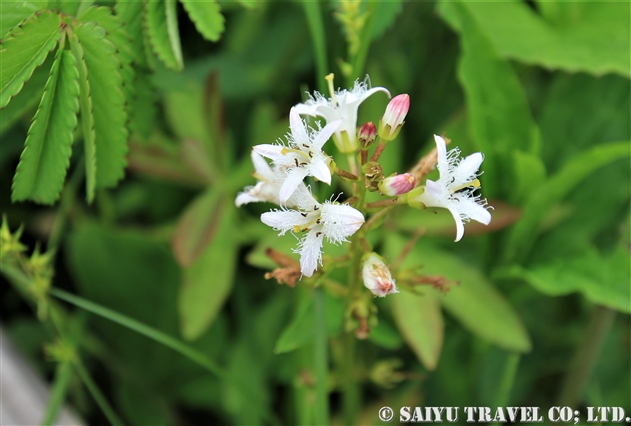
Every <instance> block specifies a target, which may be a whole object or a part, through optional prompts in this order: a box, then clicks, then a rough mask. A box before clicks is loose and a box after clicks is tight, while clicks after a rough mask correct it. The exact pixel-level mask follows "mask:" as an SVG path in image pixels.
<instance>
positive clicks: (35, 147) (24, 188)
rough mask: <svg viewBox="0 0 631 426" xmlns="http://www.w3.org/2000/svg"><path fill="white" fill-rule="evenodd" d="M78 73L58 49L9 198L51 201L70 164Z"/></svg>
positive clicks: (68, 55) (68, 56) (67, 55)
mask: <svg viewBox="0 0 631 426" xmlns="http://www.w3.org/2000/svg"><path fill="white" fill-rule="evenodd" d="M78 78H79V74H78V72H77V67H76V62H75V59H74V56H73V55H72V53H71V52H70V51H67V50H58V51H57V55H56V56H55V61H54V62H53V65H52V67H51V72H50V77H49V78H48V81H47V82H46V87H45V88H44V94H43V95H42V101H41V102H40V104H39V109H38V110H37V113H35V118H34V119H33V124H32V125H31V127H30V129H29V131H28V136H27V137H26V142H25V146H24V151H22V155H21V156H20V163H19V164H18V168H17V171H16V173H15V178H14V180H13V194H12V199H13V201H21V200H25V199H31V200H33V201H36V202H39V203H43V204H52V203H54V202H55V200H57V198H59V193H60V192H61V189H62V187H63V183H64V179H65V177H66V170H67V169H68V165H69V164H70V154H71V152H72V148H71V147H72V138H73V133H74V130H75V128H76V126H77V113H78V112H79V83H78Z"/></svg>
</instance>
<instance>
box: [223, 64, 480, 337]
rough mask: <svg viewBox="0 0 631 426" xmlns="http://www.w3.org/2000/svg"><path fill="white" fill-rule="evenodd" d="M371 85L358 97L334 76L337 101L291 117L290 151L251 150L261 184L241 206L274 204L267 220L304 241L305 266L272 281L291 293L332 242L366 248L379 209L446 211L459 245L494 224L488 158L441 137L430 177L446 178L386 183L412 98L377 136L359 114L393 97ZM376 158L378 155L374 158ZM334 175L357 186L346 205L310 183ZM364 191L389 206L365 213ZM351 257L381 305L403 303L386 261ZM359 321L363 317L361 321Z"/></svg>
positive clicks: (317, 102)
mask: <svg viewBox="0 0 631 426" xmlns="http://www.w3.org/2000/svg"><path fill="white" fill-rule="evenodd" d="M366 81H367V80H366ZM366 81H364V82H359V81H357V82H355V85H354V87H353V88H352V89H351V90H340V89H338V90H335V89H334V86H333V75H332V74H330V75H329V76H327V82H328V86H329V90H330V97H326V96H324V95H322V94H320V93H318V92H314V93H313V94H309V99H307V101H305V102H304V103H299V104H297V105H295V106H294V107H293V108H292V109H291V111H290V112H289V130H290V131H289V133H287V135H286V140H285V141H279V142H277V143H275V144H263V145H256V146H254V148H253V151H252V162H253V164H254V169H255V173H254V176H255V177H256V178H257V179H258V182H257V183H256V184H255V185H254V186H250V187H246V188H245V189H244V191H243V192H241V193H240V194H239V195H238V196H237V199H236V204H237V205H238V206H240V205H243V204H246V203H250V202H270V203H273V204H276V205H277V206H278V208H275V209H272V210H271V211H269V212H267V213H263V214H262V215H261V221H262V222H263V223H264V224H266V225H268V226H270V227H272V228H274V229H275V230H277V231H278V232H279V234H280V235H282V234H285V233H286V232H291V233H293V234H301V235H302V237H301V238H299V243H298V247H297V248H296V249H295V250H294V252H295V253H297V254H298V255H299V256H300V263H299V266H298V264H297V263H292V262H287V261H284V262H282V263H283V264H281V263H279V266H281V268H280V269H277V270H275V271H274V272H272V273H269V274H267V276H268V277H270V278H271V277H274V278H276V279H277V280H278V281H279V282H283V283H286V284H289V285H292V286H293V285H295V283H296V281H297V280H298V275H300V278H302V277H303V276H304V277H311V276H313V275H314V274H315V273H316V272H317V271H318V269H319V267H320V266H322V265H323V256H322V250H323V247H324V244H323V243H324V240H325V239H326V240H328V241H329V242H331V243H333V244H341V243H344V242H348V238H350V237H353V238H356V240H357V241H365V239H364V233H365V232H367V231H366V230H365V227H364V224H365V222H366V215H367V214H368V213H369V212H373V211H375V210H374V208H378V207H384V208H387V207H386V206H392V205H395V204H407V205H409V206H411V207H415V208H420V209H425V208H428V207H440V208H446V209H448V210H449V211H450V212H451V213H452V215H453V217H454V219H455V222H456V241H458V240H460V239H461V238H462V236H463V233H464V225H463V224H464V222H466V221H468V220H470V219H473V220H476V221H478V222H481V223H484V224H488V223H489V222H490V220H491V215H490V214H489V212H488V210H487V206H486V200H481V199H480V196H479V195H476V194H475V191H476V190H477V189H478V188H479V187H480V181H479V180H478V179H477V176H478V169H479V167H480V164H481V163H482V160H483V158H484V157H483V155H482V154H481V153H475V154H472V155H470V156H469V157H467V158H465V159H462V160H461V159H460V151H459V150H458V149H457V148H456V149H453V150H451V151H449V152H448V151H447V149H446V145H447V143H446V142H445V140H444V139H443V138H442V137H440V136H435V137H434V139H435V143H436V149H435V150H434V151H433V152H432V153H431V154H430V155H429V156H428V157H426V159H427V158H430V159H432V160H431V161H429V162H431V164H430V166H429V167H430V168H433V167H437V168H438V171H439V174H440V177H439V178H438V180H436V181H432V180H429V179H426V181H425V182H424V185H420V186H419V184H420V182H419V180H422V179H423V178H424V177H425V176H424V175H423V176H419V175H418V174H416V173H414V172H412V173H400V174H397V173H392V174H391V175H389V176H387V177H386V176H385V175H384V170H383V166H382V165H381V164H380V163H379V158H380V156H381V154H382V152H383V151H384V149H385V148H386V146H387V145H388V144H389V143H391V142H392V141H393V140H394V139H396V138H397V136H398V135H399V134H400V132H401V128H402V127H403V125H404V123H405V118H406V116H407V114H408V111H409V108H410V97H409V96H408V95H407V94H401V95H398V96H395V97H394V98H392V99H391V100H390V102H389V103H388V105H387V107H386V109H385V111H384V114H383V116H382V117H381V119H380V120H379V126H378V127H377V126H375V124H374V122H372V121H369V122H367V123H365V124H363V125H360V126H358V123H357V117H358V108H359V106H360V105H361V104H362V102H363V101H364V100H366V99H367V98H368V97H370V96H372V95H373V94H377V93H384V94H386V95H387V96H388V97H390V92H389V91H388V90H387V89H386V88H383V87H375V88H370V87H369V86H368V84H367V83H366ZM301 116H310V117H314V118H321V119H324V121H325V124H324V127H322V126H321V125H320V124H319V123H318V124H317V125H316V127H312V126H310V125H309V124H308V123H307V121H305V120H304V119H303V118H302V117H301ZM329 139H333V142H334V143H335V145H336V147H337V149H338V150H339V152H340V153H342V154H345V155H346V156H347V159H348V161H349V167H350V171H346V170H343V169H341V168H340V167H339V166H338V164H339V163H338V162H336V161H335V160H334V159H333V158H332V157H331V156H330V155H329V154H327V153H326V152H325V151H324V146H325V144H326V142H327V141H328V140H329ZM370 150H372V151H373V152H372V155H371V156H369V151H370ZM266 158H267V159H269V160H271V163H268V161H267V160H266ZM357 161H359V165H358V164H357ZM427 162H428V161H425V162H424V164H425V163H427ZM424 167H425V166H424ZM333 175H338V176H339V177H342V178H344V180H346V181H347V182H350V183H351V188H352V191H354V193H353V194H351V197H349V198H348V199H347V201H346V202H338V199H339V198H340V195H341V194H340V195H337V196H335V197H331V198H330V199H328V200H325V201H324V202H320V201H318V200H317V199H316V197H315V196H314V195H313V193H312V192H311V186H310V185H309V184H308V183H305V179H307V178H309V177H311V178H312V179H313V180H314V181H317V182H323V183H325V184H327V185H332V184H333V182H332V177H333ZM366 191H371V192H379V194H381V195H382V196H384V197H387V199H386V200H383V201H382V202H381V203H382V204H380V202H375V203H368V204H367V203H366V201H365V195H366ZM369 208H371V210H369ZM376 214H379V213H376ZM373 222H374V221H373ZM356 234H357V235H356ZM353 247H354V248H355V249H356V250H363V253H364V254H363V257H362V265H361V278H362V279H363V282H364V285H365V287H366V288H367V289H368V290H369V291H370V292H371V293H372V294H373V295H374V296H378V297H384V296H386V295H389V294H394V293H398V288H397V286H396V284H395V280H394V278H393V277H392V273H391V272H390V269H389V268H388V265H387V264H386V261H385V259H384V258H382V257H381V256H379V255H378V254H377V253H374V252H373V251H372V249H371V248H370V247H369V246H367V245H366V244H364V245H362V244H355V245H353ZM360 255H361V253H360ZM357 256H358V255H357V254H356V253H353V255H352V256H351V257H353V258H355V259H359V257H357ZM342 263H343V262H342ZM333 267H335V265H334V266H333ZM358 312H359V311H358ZM358 315H359V314H358ZM355 316H357V315H355ZM358 318H364V316H362V315H359V317H358ZM360 322H361V321H360ZM364 323H365V324H364V326H363V328H362V327H360V328H361V329H366V330H367V327H368V322H366V321H364Z"/></svg>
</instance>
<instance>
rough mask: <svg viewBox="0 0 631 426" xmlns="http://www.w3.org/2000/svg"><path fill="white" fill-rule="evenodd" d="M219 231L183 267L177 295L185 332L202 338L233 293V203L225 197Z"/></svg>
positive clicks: (234, 243)
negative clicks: (189, 263)
mask: <svg viewBox="0 0 631 426" xmlns="http://www.w3.org/2000/svg"><path fill="white" fill-rule="evenodd" d="M222 204H223V208H222V210H223V214H222V217H221V219H220V223H218V225H217V233H216V234H215V237H214V239H213V241H212V242H211V243H210V244H208V246H207V247H206V248H205V250H204V251H203V252H202V253H201V254H200V256H199V257H198V258H197V260H196V261H195V263H193V264H192V265H191V266H189V267H188V268H186V269H184V273H183V281H182V285H181V287H180V293H179V298H178V310H179V315H180V324H181V331H182V335H183V336H184V338H185V339H187V340H195V339H197V338H199V337H200V336H201V335H202V334H203V333H204V332H205V331H206V330H207V329H208V327H210V326H211V325H212V322H213V321H214V320H215V318H216V317H217V315H218V314H219V311H220V310H221V308H222V306H223V303H224V302H225V300H226V298H227V297H228V295H229V294H230V291H231V289H232V285H233V277H234V273H235V266H236V261H237V249H238V244H237V241H236V239H235V238H234V234H235V232H236V229H235V225H234V214H235V212H234V209H235V207H234V205H233V204H232V202H231V201H227V200H225V199H224V200H222Z"/></svg>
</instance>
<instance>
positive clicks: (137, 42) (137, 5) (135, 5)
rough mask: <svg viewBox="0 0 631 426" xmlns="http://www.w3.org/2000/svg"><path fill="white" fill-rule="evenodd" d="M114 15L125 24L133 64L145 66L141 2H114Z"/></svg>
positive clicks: (125, 0) (126, 0)
mask: <svg viewBox="0 0 631 426" xmlns="http://www.w3.org/2000/svg"><path fill="white" fill-rule="evenodd" d="M115 10H116V14H117V15H118V17H119V18H120V20H121V21H123V22H124V23H125V30H126V31H127V34H128V35H129V37H130V39H131V45H130V46H129V48H130V49H131V52H132V57H133V59H134V62H136V63H137V64H138V65H140V66H143V67H144V66H147V58H146V53H147V52H146V50H145V43H144V34H143V27H142V17H143V2H142V0H138V1H128V0H119V1H117V2H116V8H115Z"/></svg>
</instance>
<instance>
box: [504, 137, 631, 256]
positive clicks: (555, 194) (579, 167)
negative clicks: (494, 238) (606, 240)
mask: <svg viewBox="0 0 631 426" xmlns="http://www.w3.org/2000/svg"><path fill="white" fill-rule="evenodd" d="M630 154H631V152H630V150H629V142H616V143H608V144H603V145H600V146H596V147H594V148H592V149H589V150H587V151H583V152H582V153H581V154H579V155H576V156H575V157H573V158H572V159H570V160H569V161H568V162H567V163H566V164H565V165H564V166H563V168H562V169H561V170H559V171H558V172H557V173H556V174H555V175H554V176H552V177H550V179H548V180H547V181H546V182H545V183H544V184H543V185H542V186H540V187H539V188H532V194H531V195H530V198H529V200H528V202H527V203H526V205H525V206H524V215H523V217H522V218H521V220H520V221H519V222H518V223H517V224H516V225H515V227H513V229H512V230H511V233H510V234H509V236H508V241H507V244H506V250H505V252H504V259H505V260H508V261H511V260H515V259H523V258H524V257H525V256H527V255H528V253H529V251H530V249H531V248H532V245H533V244H534V242H535V239H536V237H537V235H538V234H539V231H540V229H539V227H540V225H541V222H542V220H543V219H544V218H545V215H546V213H548V212H549V211H550V210H551V209H552V208H553V207H555V206H556V205H557V204H558V203H559V202H560V201H561V200H563V198H565V197H566V196H567V195H568V193H569V192H570V191H571V190H573V189H574V188H575V187H576V186H577V185H578V184H579V183H580V182H581V181H582V180H583V179H585V178H586V177H587V176H589V175H590V174H592V173H594V172H595V171H596V170H597V169H599V168H600V167H603V166H605V165H607V164H609V163H611V162H613V161H615V160H618V159H622V158H625V157H628V156H629V155H630Z"/></svg>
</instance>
